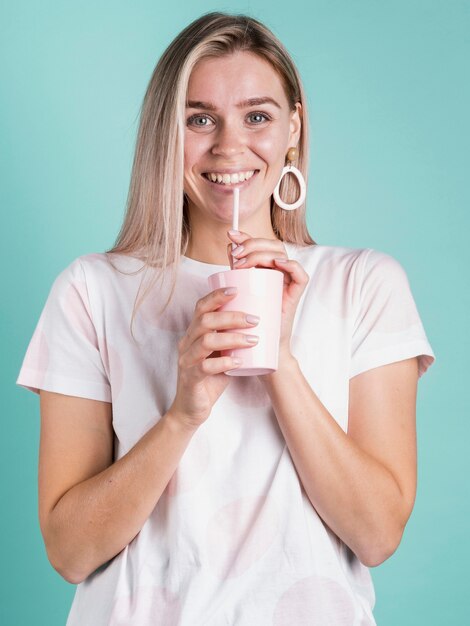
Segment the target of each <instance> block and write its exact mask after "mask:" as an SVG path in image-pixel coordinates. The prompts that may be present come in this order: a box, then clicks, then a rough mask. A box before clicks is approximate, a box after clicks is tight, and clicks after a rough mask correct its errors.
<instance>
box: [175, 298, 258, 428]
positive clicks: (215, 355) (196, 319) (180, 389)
mask: <svg viewBox="0 0 470 626" xmlns="http://www.w3.org/2000/svg"><path fill="white" fill-rule="evenodd" d="M225 289H226V287H224V288H222V289H215V290H214V291H211V292H210V293H208V294H207V295H206V296H204V297H203V298H201V299H200V300H198V301H197V303H196V306H195V309H194V315H193V319H192V320H191V323H190V325H189V327H188V329H187V331H186V334H185V335H184V336H183V337H182V338H181V339H180V341H179V342H178V353H179V357H178V381H177V388H176V395H175V399H174V400H173V404H172V405H171V407H170V410H169V413H171V415H172V416H173V418H176V419H177V420H178V421H179V422H181V423H182V424H183V425H184V426H187V427H189V428H197V427H198V426H200V425H201V424H202V423H203V422H204V421H205V420H206V419H207V418H208V417H209V415H210V413H211V410H212V407H213V405H214V404H215V402H216V400H217V399H218V398H219V397H220V396H221V394H222V392H223V391H224V390H225V388H226V387H227V385H228V384H229V382H230V376H226V375H225V374H224V372H226V371H228V370H232V369H236V367H238V365H236V363H234V359H233V358H232V357H229V356H220V351H221V350H227V349H235V348H247V349H249V348H250V347H252V346H253V345H256V343H249V342H248V341H247V337H248V336H249V335H247V334H243V333H240V332H238V333H237V332H233V333H231V332H217V331H220V330H228V329H231V328H238V329H240V328H248V329H249V328H253V327H254V326H255V325H256V324H257V322H254V323H250V322H248V321H247V319H246V314H245V313H243V312H241V311H218V310H217V309H219V307H221V306H222V305H224V304H225V303H226V302H229V301H230V300H231V299H232V298H233V297H234V296H235V295H236V294H235V293H234V294H231V295H225V293H224V291H225Z"/></svg>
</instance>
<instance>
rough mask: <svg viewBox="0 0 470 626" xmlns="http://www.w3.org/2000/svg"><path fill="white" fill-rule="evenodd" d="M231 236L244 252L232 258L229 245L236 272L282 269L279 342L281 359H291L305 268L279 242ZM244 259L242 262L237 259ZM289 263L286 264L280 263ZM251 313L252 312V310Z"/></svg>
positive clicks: (245, 235) (307, 277)
mask: <svg viewBox="0 0 470 626" xmlns="http://www.w3.org/2000/svg"><path fill="white" fill-rule="evenodd" d="M227 235H228V237H229V238H230V239H231V241H233V242H234V243H236V244H237V245H238V246H241V245H242V246H243V250H242V251H241V252H239V253H235V255H232V244H231V243H229V244H228V246H227V256H228V258H229V262H230V267H231V268H232V269H238V268H240V269H248V268H249V267H265V268H273V269H276V270H280V271H282V272H283V273H284V289H283V294H282V316H281V335H280V340H279V360H281V359H282V358H283V357H286V356H287V357H290V356H291V354H292V353H291V350H290V339H291V335H292V325H293V322H294V316H295V312H296V310H297V305H298V304H299V300H300V297H301V296H302V294H303V292H304V290H305V287H306V286H307V284H308V281H309V276H308V274H307V272H306V271H305V270H304V269H303V267H302V266H301V265H300V263H298V262H297V261H294V260H292V259H291V260H289V258H288V256H287V252H286V249H285V247H284V244H283V243H282V241H280V240H279V239H253V238H251V237H250V235H248V234H247V233H243V232H241V231H240V234H239V235H231V234H230V232H228V231H227ZM241 259H244V261H242V262H241V263H240V262H239V263H237V262H236V261H237V260H241ZM278 259H280V260H281V261H283V260H285V262H284V263H282V262H279V261H278ZM248 313H249V311H248Z"/></svg>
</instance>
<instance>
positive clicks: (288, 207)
mask: <svg viewBox="0 0 470 626" xmlns="http://www.w3.org/2000/svg"><path fill="white" fill-rule="evenodd" d="M298 154H299V153H298V150H297V148H290V149H289V150H288V151H287V160H288V161H289V165H286V166H285V167H284V168H283V170H282V173H281V178H280V179H279V181H278V183H277V185H276V187H275V188H274V191H273V196H274V201H275V202H276V204H277V205H278V206H280V207H281V209H284V211H294V210H295V209H298V208H299V206H301V205H302V204H303V203H304V202H305V197H306V195H307V186H306V184H305V179H304V177H303V175H302V172H301V171H300V170H299V169H297V168H296V167H295V166H294V165H292V161H294V160H295V159H296V158H297V157H298ZM286 174H293V175H294V176H295V177H296V178H297V182H298V183H299V187H300V196H299V197H298V199H297V200H296V201H295V202H293V203H292V204H287V203H286V202H284V201H283V200H281V197H280V195H279V187H280V185H281V181H282V179H283V178H284V176H285V175H286Z"/></svg>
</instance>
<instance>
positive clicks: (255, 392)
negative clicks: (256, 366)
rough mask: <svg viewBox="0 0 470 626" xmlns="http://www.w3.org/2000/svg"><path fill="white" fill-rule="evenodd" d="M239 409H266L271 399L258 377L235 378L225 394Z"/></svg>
mask: <svg viewBox="0 0 470 626" xmlns="http://www.w3.org/2000/svg"><path fill="white" fill-rule="evenodd" d="M224 393H225V394H226V395H227V396H228V399H229V400H230V401H231V402H233V403H234V404H236V405H238V406H239V407H252V408H259V407H266V406H269V405H270V404H271V399H270V397H269V394H268V392H267V391H266V389H265V387H264V385H263V383H262V382H261V381H260V380H258V378H257V377H256V376H234V377H232V378H231V381H230V385H229V386H228V387H227V389H226V390H225V392H224Z"/></svg>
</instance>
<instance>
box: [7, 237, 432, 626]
mask: <svg viewBox="0 0 470 626" xmlns="http://www.w3.org/2000/svg"><path fill="white" fill-rule="evenodd" d="M285 247H286V250H287V253H288V256H289V258H294V259H296V260H297V261H299V263H300V264H301V265H302V267H303V268H304V269H305V271H306V272H307V273H308V274H309V276H310V281H309V283H308V285H307V287H306V288H305V291H304V293H303V294H302V298H301V300H300V302H299V305H298V308H297V312H296V317H295V320H294V327H293V333H292V340H291V350H292V353H293V355H294V356H295V357H296V359H297V360H298V362H299V364H300V367H301V370H302V372H303V374H304V376H305V377H306V379H307V380H308V382H309V384H310V385H311V387H312V389H313V390H314V392H315V393H316V394H317V396H318V397H319V398H320V400H321V401H322V402H323V404H324V405H325V407H326V408H327V410H328V411H329V412H330V413H331V415H332V416H333V418H334V419H335V420H336V421H337V422H338V424H339V425H340V426H341V428H342V429H343V430H344V431H347V427H348V391H349V379H350V378H351V377H352V376H355V375H356V374H359V373H361V372H364V371H365V370H368V369H370V368H374V367H378V366H380V365H384V364H386V363H391V362H394V361H399V360H402V359H407V358H410V357H413V356H418V357H419V373H420V376H421V375H422V374H423V373H424V372H425V371H426V369H427V368H428V367H429V366H430V365H431V363H432V362H433V361H434V354H433V351H432V349H431V346H430V345H429V343H428V340H427V338H426V335H425V332H424V329H423V326H422V323H421V320H420V317H419V314H418V311H417V309H416V305H415V302H414V299H413V296H412V293H411V290H410V286H409V283H408V279H407V276H406V273H405V271H404V270H403V268H402V266H401V265H400V264H399V263H398V261H396V260H395V259H394V258H393V257H391V256H389V255H387V254H385V253H382V252H379V251H376V250H372V249H353V248H344V247H335V246H323V245H315V246H306V247H302V246H297V245H295V244H290V243H285ZM110 256H112V260H113V263H114V264H115V265H117V266H118V267H120V268H121V269H122V270H124V271H132V270H136V269H138V268H140V267H141V266H142V262H141V261H139V260H138V259H136V258H133V257H126V256H123V255H110ZM107 258H108V255H106V254H87V255H84V256H81V257H79V258H77V259H75V260H74V261H73V262H72V263H71V264H70V265H69V266H68V267H66V268H65V269H64V270H63V271H62V272H61V273H60V274H59V276H58V277H57V278H56V280H55V282H54V283H53V285H52V288H51V291H50V293H49V297H48V299H47V302H46V304H45V306H44V309H43V311H42V314H41V316H40V319H39V322H38V324H37V327H36V329H35V332H34V334H33V337H32V339H31V342H30V344H29V347H28V350H27V352H26V355H25V358H24V362H23V365H22V368H21V371H20V373H19V376H18V379H17V384H19V385H22V386H24V387H26V388H28V389H31V390H32V391H34V392H36V393H37V392H38V389H44V390H48V391H54V392H58V393H62V394H67V395H72V396H79V397H84V398H92V399H95V400H104V401H107V402H112V405H113V427H114V431H115V460H117V459H118V458H120V457H122V456H123V455H125V454H126V453H127V452H128V451H129V450H130V449H131V448H132V447H133V446H134V445H135V444H136V443H137V442H138V441H139V439H141V437H142V436H143V435H144V434H145V433H146V432H147V431H148V430H149V428H151V427H152V426H153V425H154V424H155V423H156V422H157V421H158V419H159V418H160V417H161V416H162V415H163V414H164V413H165V412H166V411H167V410H168V408H169V407H170V406H171V404H172V402H173V399H174V397H175V393H176V375H177V358H178V349H177V343H178V341H179V339H180V338H181V337H182V335H183V334H185V332H186V330H187V328H188V326H189V323H190V321H191V319H192V317H193V312H194V306H195V303H196V301H197V300H198V299H199V298H200V297H202V296H203V295H205V294H207V293H209V291H210V289H209V287H208V282H207V277H208V276H209V275H210V274H212V273H215V272H217V271H222V270H225V269H227V270H228V269H230V267H229V266H228V265H227V266H220V265H210V264H206V263H201V262H199V261H195V260H193V259H190V258H187V257H182V258H181V263H180V264H179V268H178V282H177V286H176V290H175V292H174V296H173V300H172V302H171V304H170V306H169V307H168V309H167V310H166V311H165V313H164V314H163V316H161V317H160V318H157V317H156V315H155V311H157V310H158V308H159V307H160V306H162V304H163V302H164V300H163V299H162V298H163V294H162V288H161V287H160V288H159V289H157V288H155V289H154V290H153V291H152V292H151V293H150V294H149V295H148V296H147V298H146V300H145V301H144V304H143V305H142V307H141V308H140V309H139V310H138V313H137V317H136V319H135V324H134V334H135V336H136V339H137V340H138V341H139V344H136V343H135V342H134V341H133V339H132V337H131V336H130V330H129V324H130V318H131V312H132V307H133V304H134V299H135V296H136V293H137V289H138V286H139V282H140V280H141V276H142V274H139V273H137V274H135V275H125V274H121V273H119V272H117V271H116V270H115V269H113V267H112V266H111V264H110V263H109V262H108V260H107ZM169 283H170V281H166V282H165V285H164V288H165V289H167V288H168V287H167V284H168V285H169ZM157 285H159V283H158V282H157ZM166 293H167V292H166V291H165V290H164V294H165V299H166ZM247 312H248V313H249V311H247ZM253 332H256V331H255V330H254V331H253ZM293 401H295V398H293ZM138 488H139V486H138V485H136V489H138ZM374 604H375V593H374V587H373V584H372V579H371V576H370V573H369V569H368V568H367V567H365V566H364V565H363V564H362V563H361V562H360V561H359V559H358V558H357V557H356V555H355V554H354V553H353V552H352V551H351V550H350V549H349V548H348V547H347V546H346V545H345V544H344V543H343V542H342V541H341V540H340V539H339V538H338V537H337V536H336V535H335V534H334V533H333V532H332V531H331V529H330V528H329V527H328V526H327V525H326V524H324V522H323V521H322V519H321V518H320V517H319V515H318V514H317V513H316V511H315V509H314V508H313V506H312V504H311V503H310V501H309V499H308V497H307V496H306V494H305V492H304V490H303V488H302V486H301V483H300V481H299V478H298V476H297V473H296V470H295V466H294V464H293V461H292V458H291V456H290V453H289V450H288V448H287V446H286V443H285V441H284V439H283V437H282V434H281V431H280V429H279V426H278V424H277V421H276V417H275V414H274V411H273V409H272V407H271V404H270V399H269V396H268V394H267V392H265V390H264V387H263V385H262V383H261V381H260V380H259V379H258V378H257V377H256V376H252V377H235V376H234V377H230V384H229V386H228V387H227V389H226V390H225V392H224V393H223V394H222V396H221V397H220V398H219V400H218V401H217V402H216V403H215V405H214V407H213V410H212V412H211V415H210V417H209V418H208V420H207V421H206V422H205V423H204V424H203V425H202V426H201V427H200V428H199V429H198V430H197V432H196V433H195V435H194V436H193V438H192V440H191V441H190V443H189V445H188V447H187V449H186V451H185V453H184V455H183V457H182V459H181V462H180V464H179V466H178V469H177V471H176V472H175V474H174V476H173V478H172V479H171V481H170V483H169V484H168V486H167V488H166V489H165V491H164V493H163V495H162V497H161V498H160V500H159V502H158V504H157V506H156V507H155V509H154V510H153V512H152V514H151V515H150V517H149V519H148V520H147V521H146V522H145V524H144V526H143V527H142V529H141V531H140V533H139V534H138V535H137V536H136V537H135V538H134V539H133V541H131V543H130V544H129V545H128V546H126V547H125V548H124V549H123V550H122V551H121V552H120V553H119V554H117V555H116V556H115V557H114V558H113V559H111V560H110V561H109V562H108V563H105V564H104V565H102V566H101V567H99V568H98V569H97V570H96V571H95V572H94V573H93V574H91V575H90V576H89V577H88V578H87V579H86V580H85V581H83V582H82V583H81V584H79V585H78V586H77V589H76V594H75V597H74V601H73V604H72V607H71V610H70V614H69V617H68V621H67V626H105V625H106V626H124V625H125V626H129V625H135V626H150V625H152V626H153V625H155V624H162V625H165V626H173V625H174V626H176V625H178V626H223V625H227V626H253V625H254V624H256V625H260V626H265V625H268V624H272V625H274V626H292V625H293V624H295V626H307V625H308V626H310V625H312V624H321V625H322V626H327V625H334V626H368V625H371V624H375V620H374V617H373V614H372V609H373V607H374Z"/></svg>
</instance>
